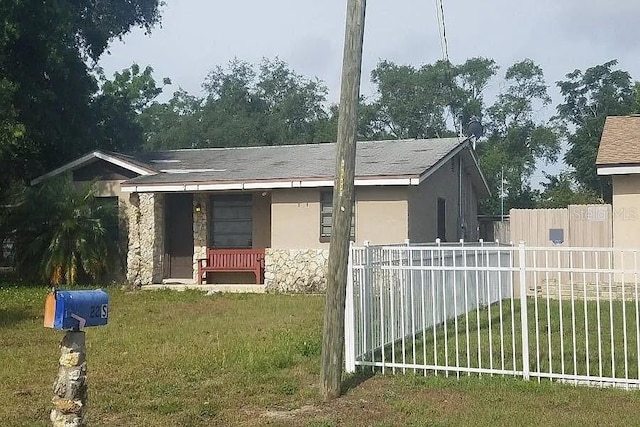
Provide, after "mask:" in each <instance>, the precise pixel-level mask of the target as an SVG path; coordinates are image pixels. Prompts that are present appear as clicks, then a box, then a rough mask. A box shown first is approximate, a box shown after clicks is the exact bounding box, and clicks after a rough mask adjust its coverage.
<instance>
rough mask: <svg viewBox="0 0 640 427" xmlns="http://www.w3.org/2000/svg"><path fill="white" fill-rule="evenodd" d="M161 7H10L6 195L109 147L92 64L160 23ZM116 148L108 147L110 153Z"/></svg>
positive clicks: (3, 80) (1, 67)
mask: <svg viewBox="0 0 640 427" xmlns="http://www.w3.org/2000/svg"><path fill="white" fill-rule="evenodd" d="M159 3H160V2H159V0H105V1H99V2H96V1H76V0H59V1H29V2H25V1H17V0H8V1H3V2H2V4H1V5H0V15H1V16H2V17H3V19H2V22H1V23H0V72H1V73H2V74H1V75H0V108H1V109H2V113H0V132H2V135H0V163H1V164H2V165H3V168H2V172H1V173H0V192H2V191H3V190H4V186H5V185H6V183H8V182H10V181H12V180H15V179H29V178H32V177H33V176H35V175H37V174H40V173H42V172H44V171H46V170H49V169H52V168H53V167H55V166H58V165H59V164H60V163H62V162H64V161H67V160H69V159H71V158H73V157H75V156H77V155H79V154H81V153H83V152H85V151H87V150H89V149H91V148H95V147H100V146H102V143H103V140H101V139H100V135H101V131H98V129H97V128H99V127H100V125H99V122H100V118H101V117H104V113H103V112H102V111H100V109H101V105H100V103H95V102H94V100H95V99H94V96H95V94H96V92H97V90H98V85H97V82H96V78H95V77H94V76H93V74H92V70H91V69H90V66H89V65H87V64H88V63H90V62H92V61H95V60H97V58H98V57H99V56H100V55H101V54H102V53H103V52H104V50H105V49H106V47H107V45H108V42H109V41H110V40H112V39H114V38H118V37H122V36H123V35H124V34H126V33H127V32H128V31H129V30H130V29H131V28H133V27H138V26H139V27H143V28H145V29H146V30H150V29H151V27H152V26H153V25H155V24H157V23H158V21H159V19H160V15H159ZM110 145H111V144H110V143H108V144H107V146H110Z"/></svg>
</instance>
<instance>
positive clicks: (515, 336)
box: [376, 298, 639, 379]
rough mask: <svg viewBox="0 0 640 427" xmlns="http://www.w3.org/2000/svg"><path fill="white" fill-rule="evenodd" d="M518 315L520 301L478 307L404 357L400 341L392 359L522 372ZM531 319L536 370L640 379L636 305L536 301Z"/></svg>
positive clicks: (413, 344) (427, 335)
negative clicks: (624, 320)
mask: <svg viewBox="0 0 640 427" xmlns="http://www.w3.org/2000/svg"><path fill="white" fill-rule="evenodd" d="M623 314H624V315H623ZM520 316H521V312H520V301H519V300H515V301H513V304H512V302H511V301H510V300H508V299H507V300H504V301H502V302H501V303H495V304H492V305H491V306H489V307H485V308H481V309H477V310H476V309H474V310H472V311H470V312H468V313H466V314H463V315H461V316H458V318H457V319H451V320H449V321H448V322H446V324H442V325H440V326H438V327H436V328H435V330H434V329H428V330H426V331H425V332H424V334H418V335H417V337H416V339H415V340H407V341H405V351H404V355H403V352H402V351H401V350H402V346H401V342H396V343H395V345H394V347H393V348H391V346H390V345H387V346H386V349H385V351H386V360H387V361H394V362H396V363H399V362H403V363H404V362H406V363H417V364H434V365H445V366H463V367H472V368H480V367H481V368H497V369H502V370H507V371H514V370H516V371H522V370H523V366H522V323H521V319H520ZM527 318H528V322H527V324H528V336H529V337H528V339H529V341H528V342H529V345H528V348H529V369H530V371H532V372H541V373H543V374H544V373H549V372H551V373H556V374H559V373H568V374H575V375H590V376H604V377H617V378H624V377H625V376H626V377H627V378H634V379H638V378H639V371H638V339H637V337H638V334H639V331H638V329H637V324H636V306H635V303H634V302H626V303H624V304H623V303H622V302H621V301H606V302H600V303H597V302H596V301H588V302H586V303H584V302H583V301H576V302H573V303H572V302H571V301H563V302H562V303H560V302H558V301H557V300H549V301H547V300H538V301H536V300H534V299H532V298H530V299H529V300H528V303H527ZM625 318H626V325H625V324H624V322H623V319H625ZM500 319H502V323H501V322H500ZM560 319H562V322H561V321H560ZM467 330H468V331H469V333H468V335H467ZM587 331H588V332H587ZM434 349H435V351H434ZM414 350H415V358H414ZM376 360H381V353H380V352H378V353H377V354H376ZM625 366H626V369H625Z"/></svg>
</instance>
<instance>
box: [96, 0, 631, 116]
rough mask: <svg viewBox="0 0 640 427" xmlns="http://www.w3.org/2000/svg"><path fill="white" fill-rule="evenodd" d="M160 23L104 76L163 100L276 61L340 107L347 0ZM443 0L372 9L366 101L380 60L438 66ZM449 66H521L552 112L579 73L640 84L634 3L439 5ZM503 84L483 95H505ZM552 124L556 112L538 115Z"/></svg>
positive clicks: (167, 15) (191, 9) (283, 1)
mask: <svg viewBox="0 0 640 427" xmlns="http://www.w3.org/2000/svg"><path fill="white" fill-rule="evenodd" d="M165 1H166V5H165V6H164V7H163V8H162V24H161V26H160V27H157V28H155V29H154V30H153V31H152V33H151V34H150V35H145V34H144V31H143V30H134V31H132V32H131V33H130V34H128V35H126V36H125V37H124V38H123V40H122V41H115V42H113V43H112V44H111V46H110V48H109V53H108V54H104V55H103V57H102V58H101V60H100V62H99V64H100V65H101V66H102V67H103V68H104V70H105V72H106V74H107V76H111V75H112V74H113V72H115V71H119V70H122V69H124V68H126V67H129V66H130V65H131V64H132V63H134V62H135V63H138V64H139V65H140V66H147V65H150V66H152V67H153V69H154V77H155V78H156V81H160V80H161V79H162V78H163V77H169V78H170V79H171V80H172V82H173V85H172V86H171V87H170V88H167V89H166V90H165V96H170V94H171V93H172V92H173V91H174V90H177V89H178V88H179V87H182V88H183V89H185V90H186V91H188V92H189V93H192V94H195V95H197V94H200V93H201V85H202V82H203V81H204V79H205V77H206V75H207V73H208V72H209V71H210V70H211V69H213V68H214V67H216V66H225V65H226V64H227V63H228V62H229V61H230V60H232V59H233V58H238V59H241V60H245V61H248V62H250V63H259V62H260V61H261V59H262V58H270V59H273V58H275V57H279V58H280V59H282V60H284V61H285V62H287V63H288V64H289V65H290V67H291V68H292V69H293V70H295V71H296V72H297V73H299V74H302V75H303V76H305V77H309V78H312V77H317V78H319V79H320V80H322V81H324V82H325V84H326V85H327V87H328V88H329V96H328V98H329V101H330V102H333V103H336V102H337V101H338V98H339V88H340V73H341V66H342V50H343V41H344V25H345V11H346V3H347V2H346V0H275V1H270V2H267V1H257V0H254V1H247V0H244V1H243V0H236V1H228V0H227V1H220V0H165ZM436 2H437V0H423V1H418V0H379V1H371V0H370V1H369V2H368V3H367V16H366V23H365V40H364V51H363V76H362V89H361V91H362V94H363V95H365V96H373V95H374V88H373V86H372V85H371V83H370V73H371V70H372V69H373V68H374V67H375V66H376V64H377V63H378V62H379V61H381V60H390V61H392V62H395V63H397V64H407V65H414V66H420V65H422V64H425V63H433V62H435V61H437V60H439V59H442V49H441V44H440V36H439V27H438V20H437V15H436V10H437V8H436ZM442 5H443V8H444V16H445V28H446V34H447V41H448V43H447V44H448V52H449V59H450V60H451V62H453V63H454V64H459V63H462V62H464V61H465V60H466V59H467V58H470V57H476V56H483V57H488V58H493V59H494V60H495V61H496V62H497V64H498V65H499V66H500V67H501V71H500V72H499V73H501V74H503V73H504V71H505V70H506V68H507V67H509V66H510V65H512V64H513V63H515V62H516V61H520V60H522V59H524V58H529V59H532V60H533V61H534V62H535V63H537V64H538V65H540V66H541V67H542V69H543V70H544V73H545V77H546V81H547V84H549V86H550V94H551V96H552V98H553V101H554V104H557V103H558V102H560V101H561V100H562V98H561V97H560V95H559V93H558V91H557V89H556V88H555V82H556V81H558V80H561V79H563V78H564V76H565V75H566V74H567V73H569V72H571V71H573V70H575V69H581V70H584V69H585V68H588V67H591V66H594V65H598V64H601V63H604V62H606V61H608V60H610V59H618V61H619V67H620V68H621V69H624V70H627V71H629V72H630V73H631V75H632V77H634V78H636V79H640V61H639V60H638V59H639V58H640V43H638V42H637V28H638V25H639V24H640V2H638V1H635V0H606V1H602V0H598V1H596V0H519V1H518V0H482V1H469V0H442ZM500 86H501V83H500V79H494V81H492V83H491V84H490V86H489V87H488V88H487V93H488V94H489V96H491V95H492V94H496V93H498V92H499V91H500ZM539 113H540V114H541V115H542V116H551V115H552V114H553V113H554V107H553V106H550V107H548V108H546V109H545V110H543V111H540V112H539Z"/></svg>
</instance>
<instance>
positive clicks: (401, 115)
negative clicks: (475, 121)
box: [359, 57, 498, 139]
mask: <svg viewBox="0 0 640 427" xmlns="http://www.w3.org/2000/svg"><path fill="white" fill-rule="evenodd" d="M497 69H498V67H497V66H496V65H495V62H494V61H493V60H492V59H487V58H480V57H478V58H470V59H468V60H467V61H465V62H464V63H463V64H460V65H453V64H451V63H450V62H447V61H438V62H435V63H434V64H425V65H423V66H421V67H419V68H416V67H413V66H410V65H396V64H394V63H392V62H389V61H382V62H380V63H379V64H378V65H377V67H376V68H375V69H374V70H373V71H372V73H371V81H372V83H374V84H375V85H376V92H377V94H376V97H375V99H374V100H373V101H372V102H370V103H367V102H365V101H364V100H363V102H362V106H361V109H360V120H361V125H360V129H359V133H360V136H361V137H362V138H363V139H385V138H395V139H401V138H438V137H444V136H451V135H456V134H457V133H458V130H459V128H460V126H461V125H465V124H467V123H469V121H470V119H471V118H472V117H474V116H477V117H481V116H482V113H483V110H484V100H483V91H484V89H485V87H486V85H487V83H488V82H489V81H490V80H491V78H492V77H493V76H494V75H495V73H496V71H497ZM452 126H453V127H452Z"/></svg>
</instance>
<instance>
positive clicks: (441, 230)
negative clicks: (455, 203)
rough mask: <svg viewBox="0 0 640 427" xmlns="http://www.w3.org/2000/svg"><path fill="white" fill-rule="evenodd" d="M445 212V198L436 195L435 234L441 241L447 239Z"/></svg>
mask: <svg viewBox="0 0 640 427" xmlns="http://www.w3.org/2000/svg"><path fill="white" fill-rule="evenodd" d="M446 212H447V203H446V201H445V199H443V198H441V197H438V212H437V215H436V216H437V220H436V221H437V227H438V229H437V233H438V235H437V236H436V237H437V238H438V239H440V240H441V241H443V242H444V241H446V240H447V219H446Z"/></svg>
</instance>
